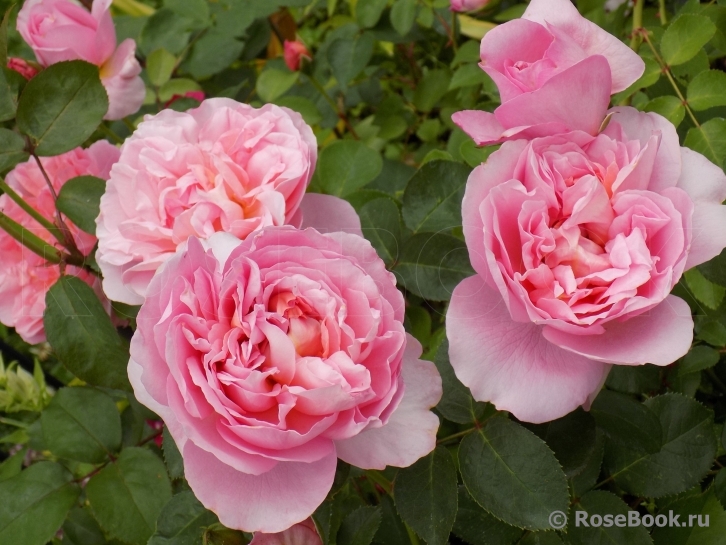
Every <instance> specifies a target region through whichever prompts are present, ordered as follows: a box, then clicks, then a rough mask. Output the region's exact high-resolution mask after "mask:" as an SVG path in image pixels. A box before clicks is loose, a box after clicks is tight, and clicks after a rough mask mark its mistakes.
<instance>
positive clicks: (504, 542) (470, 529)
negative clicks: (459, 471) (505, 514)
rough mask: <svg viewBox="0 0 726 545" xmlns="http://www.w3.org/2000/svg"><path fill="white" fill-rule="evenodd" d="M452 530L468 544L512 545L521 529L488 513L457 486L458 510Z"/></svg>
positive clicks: (464, 488) (464, 489)
mask: <svg viewBox="0 0 726 545" xmlns="http://www.w3.org/2000/svg"><path fill="white" fill-rule="evenodd" d="M453 532H454V534H455V535H457V536H458V537H460V538H461V539H463V540H464V541H466V542H467V543H469V544H470V545H512V544H514V543H517V538H519V537H520V536H521V535H522V530H521V529H519V528H515V527H514V526H510V525H509V524H505V523H504V522H502V521H501V520H499V519H497V518H496V517H494V516H492V515H490V514H489V513H487V512H486V511H484V509H482V508H481V507H480V506H479V504H478V503H476V502H475V501H474V498H472V497H471V496H470V495H469V492H467V491H466V487H465V486H459V510H458V513H457V514H456V522H455V523H454V529H453Z"/></svg>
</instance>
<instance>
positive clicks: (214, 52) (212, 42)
mask: <svg viewBox="0 0 726 545" xmlns="http://www.w3.org/2000/svg"><path fill="white" fill-rule="evenodd" d="M244 46H245V44H244V42H242V41H240V40H236V39H233V38H231V37H230V36H229V35H228V34H225V33H223V32H220V31H219V30H216V29H209V30H208V31H207V32H206V33H205V34H204V35H203V36H202V37H201V38H199V40H197V41H195V42H194V47H193V48H192V52H191V54H190V55H189V58H188V59H187V60H186V61H185V62H184V64H183V66H182V67H183V68H184V70H186V71H188V72H189V73H190V74H191V75H192V76H194V77H195V78H196V79H206V78H208V77H209V76H213V75H214V74H218V73H219V72H222V71H223V70H224V69H226V68H228V67H229V66H230V65H231V64H232V63H234V61H235V60H237V58H238V57H239V56H240V53H242V51H243V49H244Z"/></svg>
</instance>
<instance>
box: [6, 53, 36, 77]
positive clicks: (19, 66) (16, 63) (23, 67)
mask: <svg viewBox="0 0 726 545" xmlns="http://www.w3.org/2000/svg"><path fill="white" fill-rule="evenodd" d="M8 68H10V70H15V71H16V72H17V73H18V74H20V75H21V76H23V77H24V78H25V79H28V80H29V79H33V78H34V77H35V76H36V75H37V74H38V69H37V68H35V67H34V66H31V65H30V64H28V61H26V60H25V59H19V58H17V57H10V58H9V59H8Z"/></svg>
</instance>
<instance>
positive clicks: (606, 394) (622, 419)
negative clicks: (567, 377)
mask: <svg viewBox="0 0 726 545" xmlns="http://www.w3.org/2000/svg"><path fill="white" fill-rule="evenodd" d="M590 412H591V413H592V415H593V416H594V417H595V421H596V422H597V425H598V427H599V428H600V429H602V430H603V431H604V432H605V434H606V435H607V436H608V438H610V439H611V440H612V441H615V442H617V443H619V444H621V445H623V446H626V447H628V448H629V449H632V450H634V451H639V452H644V453H655V452H658V451H659V450H660V449H661V447H662V446H663V431H662V428H661V424H660V420H659V419H658V415H657V414H655V413H654V412H653V411H651V410H650V409H649V408H648V407H647V406H646V405H644V404H642V403H638V402H637V401H635V400H634V399H633V398H631V397H629V396H626V395H623V394H618V393H616V392H611V391H610V390H602V391H601V392H600V393H599V394H598V396H597V397H596V398H595V401H594V402H593V404H592V408H591V409H590Z"/></svg>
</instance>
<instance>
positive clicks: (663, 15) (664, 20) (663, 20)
mask: <svg viewBox="0 0 726 545" xmlns="http://www.w3.org/2000/svg"><path fill="white" fill-rule="evenodd" d="M658 4H659V7H658V16H659V17H660V24H661V25H663V26H665V25H666V24H668V11H667V10H666V5H665V0H658Z"/></svg>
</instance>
